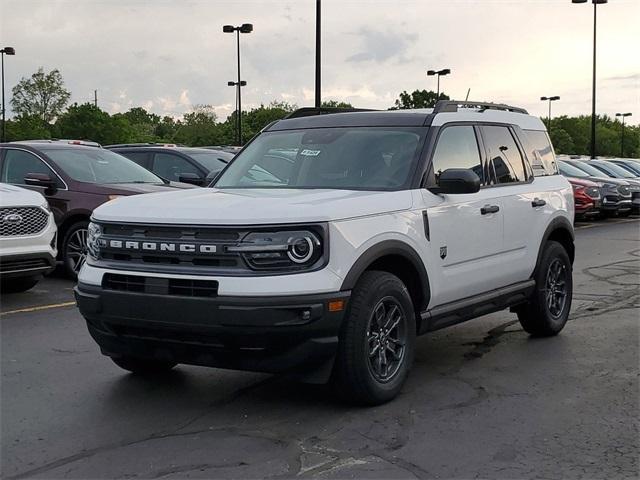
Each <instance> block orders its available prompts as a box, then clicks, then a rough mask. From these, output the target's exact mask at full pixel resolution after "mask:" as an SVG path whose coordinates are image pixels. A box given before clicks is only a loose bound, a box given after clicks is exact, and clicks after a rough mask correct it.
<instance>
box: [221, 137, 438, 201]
mask: <svg viewBox="0 0 640 480" xmlns="http://www.w3.org/2000/svg"><path fill="white" fill-rule="evenodd" d="M425 133H426V129H425V128H398V127H394V128H389V127H349V128H319V129H307V130H288V131H282V132H265V133H263V134H261V135H260V136H259V137H258V138H256V139H255V140H254V141H253V142H252V143H251V144H250V145H249V146H247V147H246V148H245V149H244V150H243V152H242V153H240V154H239V155H238V156H237V157H235V159H234V160H233V162H232V163H231V165H229V167H227V169H226V170H225V171H224V172H223V173H222V175H221V176H220V178H219V179H218V180H217V181H216V182H215V184H214V185H215V187H216V188H336V189H346V190H397V189H400V188H402V187H404V186H406V185H408V184H409V181H410V179H411V174H412V173H413V166H414V165H415V162H416V157H417V151H418V146H419V145H421V143H422V138H423V136H424V134H425Z"/></svg>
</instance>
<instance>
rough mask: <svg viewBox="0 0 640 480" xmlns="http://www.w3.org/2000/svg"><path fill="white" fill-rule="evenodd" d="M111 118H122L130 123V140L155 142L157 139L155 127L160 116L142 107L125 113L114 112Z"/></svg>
mask: <svg viewBox="0 0 640 480" xmlns="http://www.w3.org/2000/svg"><path fill="white" fill-rule="evenodd" d="M113 118H114V119H115V118H123V119H124V120H126V121H127V122H128V123H129V125H131V132H132V133H131V139H130V141H131V142H155V141H157V140H159V138H158V137H157V135H156V129H157V128H158V125H159V124H160V121H161V120H160V116H159V115H156V114H155V113H149V112H147V111H146V110H145V109H144V108H142V107H135V108H132V109H130V110H129V111H127V112H125V113H116V114H115V115H113Z"/></svg>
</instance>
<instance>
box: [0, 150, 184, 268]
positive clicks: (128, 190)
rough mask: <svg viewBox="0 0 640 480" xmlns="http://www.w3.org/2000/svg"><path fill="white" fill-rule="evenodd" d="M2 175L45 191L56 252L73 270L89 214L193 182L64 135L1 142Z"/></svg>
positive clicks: (80, 257) (81, 256)
mask: <svg viewBox="0 0 640 480" xmlns="http://www.w3.org/2000/svg"><path fill="white" fill-rule="evenodd" d="M0 181H2V182H4V183H9V184H12V185H18V186H22V187H25V188H28V189H30V190H34V191H37V192H39V193H41V194H42V195H44V196H45V197H46V199H47V201H48V202H49V205H50V208H51V211H52V212H53V215H54V218H55V221H56V224H57V225H58V244H57V247H58V258H59V259H60V260H62V261H63V262H64V265H65V268H66V269H67V271H68V272H69V274H71V275H73V276H75V275H77V273H78V271H79V270H80V267H81V266H82V264H83V263H84V259H85V257H86V245H85V243H86V237H87V226H88V225H89V218H90V217H91V213H92V212H93V209H94V208H96V207H97V206H98V205H101V204H103V203H104V202H107V201H109V200H113V199H116V198H118V197H120V196H126V195H135V194H138V193H148V192H158V191H167V190H178V189H182V188H195V187H193V186H192V185H187V184H179V183H169V182H166V181H164V180H162V179H161V178H159V177H158V176H157V175H154V174H153V173H151V172H149V171H147V170H145V169H144V168H142V167H140V166H139V165H137V164H135V163H134V162H132V161H131V160H129V159H127V158H125V157H123V156H121V155H118V154H117V153H114V152H110V151H109V150H105V149H102V148H97V147H89V146H83V145H77V144H72V143H69V142H62V141H48V142H42V141H38V142H12V143H4V144H0Z"/></svg>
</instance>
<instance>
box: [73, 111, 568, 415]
mask: <svg viewBox="0 0 640 480" xmlns="http://www.w3.org/2000/svg"><path fill="white" fill-rule="evenodd" d="M310 113H312V112H309V111H308V110H303V111H301V112H298V113H294V114H292V115H290V117H289V118H287V119H284V120H280V121H277V122H274V123H272V124H270V125H269V126H267V127H266V128H265V129H264V130H263V131H262V132H261V133H260V134H259V135H258V136H257V137H256V138H254V139H253V140H252V141H251V142H250V143H249V144H248V145H247V146H246V147H245V148H244V149H243V150H242V151H241V152H240V153H239V154H238V156H237V157H236V158H235V159H234V160H233V162H231V163H230V164H229V165H228V166H227V167H226V168H225V169H224V170H223V171H222V173H221V175H220V176H219V177H218V179H217V180H216V181H215V184H214V185H213V186H212V187H211V188H208V189H198V190H188V191H181V192H175V193H154V194H149V195H144V196H137V197H126V198H120V199H117V200H114V201H112V202H109V203H106V204H104V205H102V206H101V207H99V208H97V209H96V210H95V211H94V212H93V216H92V222H91V224H90V225H89V238H88V250H89V255H88V258H87V262H86V264H85V265H84V266H83V268H82V270H81V271H80V275H79V278H78V285H77V287H76V290H75V293H76V297H77V302H78V306H79V308H80V311H81V312H82V314H83V315H84V317H85V318H86V320H87V324H88V328H89V332H90V333H91V335H92V336H93V338H94V339H95V341H96V342H97V343H98V345H99V346H100V349H101V351H102V352H103V353H104V354H105V355H108V356H109V357H111V359H112V360H113V361H114V362H115V363H116V364H117V365H119V366H120V367H122V368H124V369H126V370H129V371H131V372H134V373H138V374H146V373H158V372H161V371H164V370H168V369H170V368H172V367H174V366H175V365H176V364H178V363H185V364H192V365H205V366H213V367H221V368H231V369H241V370H254V371H263V372H287V373H289V374H293V375H295V376H297V377H298V378H300V379H302V380H306V381H310V382H326V381H329V380H331V381H332V382H334V384H335V385H337V387H338V391H339V392H341V393H342V394H344V395H346V396H347V397H348V398H349V399H351V400H354V401H357V402H359V403H366V404H379V403H382V402H385V401H388V400H390V399H392V398H393V397H395V396H396V395H397V394H398V392H399V391H400V389H401V387H402V384H403V382H404V381H405V379H406V377H407V374H408V372H409V369H410V367H411V364H412V361H413V357H414V351H415V348H416V347H415V345H416V336H417V335H421V334H424V333H427V332H430V331H433V330H437V329H440V328H443V327H447V326H450V325H454V324H457V323H459V322H462V321H465V320H468V319H471V318H474V317H478V316H481V315H485V314H487V313H491V312H494V311H497V310H501V309H505V308H511V310H512V311H513V312H515V313H516V314H517V315H518V318H519V319H520V322H521V324H522V327H523V328H524V330H525V331H527V332H528V333H530V334H531V335H537V336H550V335H555V334H557V333H558V332H560V330H562V328H563V327H564V325H565V323H566V321H567V317H568V315H569V310H570V307H571V298H572V263H573V258H574V243H573V238H574V237H573V224H572V222H573V214H574V212H573V210H574V206H573V195H572V189H571V186H570V185H569V183H568V182H567V180H566V179H565V178H564V177H563V176H561V175H559V174H558V173H557V167H556V165H555V157H554V156H553V149H552V148H551V145H550V143H549V140H548V136H547V134H546V132H545V127H544V125H543V123H542V122H541V121H540V119H538V118H536V117H533V116H530V115H528V114H527V112H526V111H525V110H522V109H519V108H515V107H510V106H507V105H497V104H485V103H476V102H452V101H442V102H439V103H438V104H437V105H436V107H435V108H434V109H426V110H413V111H411V110H405V111H386V112H376V111H359V112H351V113H339V114H325V115H310ZM534 138H535V142H534V141H533V140H532V139H534ZM541 141H542V142H543V143H546V145H547V148H546V149H547V152H540V147H539V146H538V147H537V148H534V147H533V145H534V143H535V144H536V145H540V142H541ZM543 153H544V155H543ZM534 170H536V175H534Z"/></svg>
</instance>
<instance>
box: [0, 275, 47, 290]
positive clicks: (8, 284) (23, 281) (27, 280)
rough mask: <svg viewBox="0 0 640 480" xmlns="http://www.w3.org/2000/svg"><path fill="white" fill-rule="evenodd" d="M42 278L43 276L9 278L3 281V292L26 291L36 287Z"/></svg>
mask: <svg viewBox="0 0 640 480" xmlns="http://www.w3.org/2000/svg"><path fill="white" fill-rule="evenodd" d="M41 278H42V277H41V276H36V277H20V278H8V279H6V280H3V281H2V285H1V288H2V293H19V292H26V291H27V290H29V289H31V288H33V287H35V286H36V284H37V283H38V282H39V281H40V279H41Z"/></svg>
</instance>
